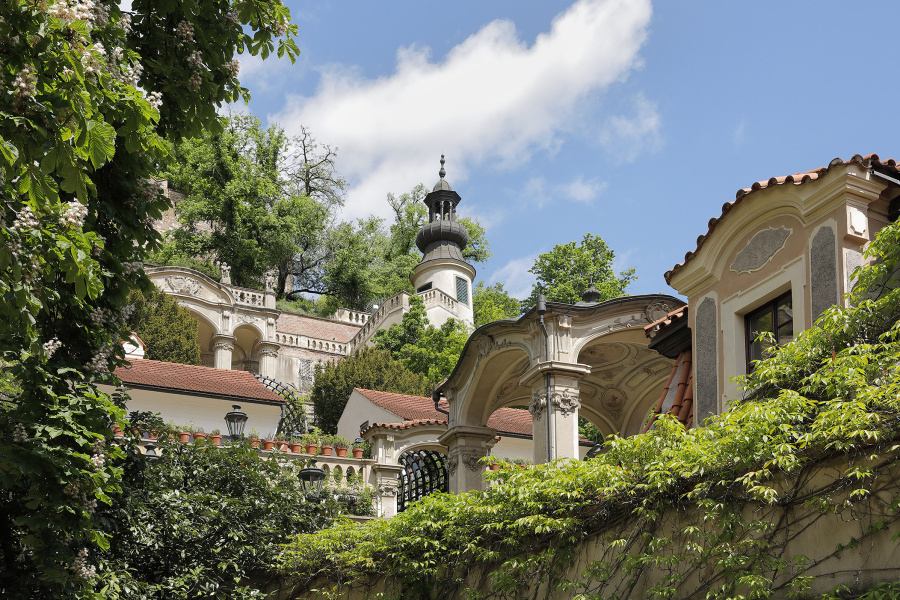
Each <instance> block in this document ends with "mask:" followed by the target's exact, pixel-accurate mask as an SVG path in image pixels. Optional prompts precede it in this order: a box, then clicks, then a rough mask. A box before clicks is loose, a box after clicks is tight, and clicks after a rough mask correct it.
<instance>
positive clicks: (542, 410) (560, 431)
mask: <svg viewBox="0 0 900 600" xmlns="http://www.w3.org/2000/svg"><path fill="white" fill-rule="evenodd" d="M531 389H532V393H531V404H530V405H529V406H528V411H529V412H530V413H531V416H532V419H533V428H532V439H533V440H534V463H535V464H538V463H543V462H547V443H548V441H547V438H548V435H549V430H550V429H552V431H553V434H554V435H553V438H554V439H553V444H554V449H553V450H554V451H553V458H554V459H556V458H576V459H577V458H578V457H579V456H578V409H579V408H581V402H579V399H578V380H577V379H575V378H574V377H572V376H569V375H564V374H556V375H551V384H550V402H551V408H552V411H549V412H550V419H551V421H552V425H551V426H550V427H548V426H547V418H548V411H547V383H546V380H545V379H544V378H543V377H541V378H539V379H538V380H537V381H535V382H534V383H533V384H532V387H531Z"/></svg>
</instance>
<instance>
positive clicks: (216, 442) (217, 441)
mask: <svg viewBox="0 0 900 600" xmlns="http://www.w3.org/2000/svg"><path fill="white" fill-rule="evenodd" d="M209 441H211V442H212V443H213V446H221V445H222V432H221V431H219V430H218V429H213V430H212V431H210V432H209Z"/></svg>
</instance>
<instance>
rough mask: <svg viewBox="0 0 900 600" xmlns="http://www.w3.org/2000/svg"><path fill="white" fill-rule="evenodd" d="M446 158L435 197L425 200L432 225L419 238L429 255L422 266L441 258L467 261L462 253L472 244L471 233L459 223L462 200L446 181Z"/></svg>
mask: <svg viewBox="0 0 900 600" xmlns="http://www.w3.org/2000/svg"><path fill="white" fill-rule="evenodd" d="M444 162H445V161H444V155H443V154H442V155H441V170H440V171H438V175H439V176H440V179H439V180H438V182H437V183H436V184H434V188H432V191H431V193H429V194H428V195H427V196H425V200H424V202H425V205H426V206H428V223H426V224H425V225H423V226H422V228H421V229H420V230H419V233H418V234H417V235H416V246H418V248H419V250H421V251H422V253H423V254H424V255H425V256H423V257H422V262H426V261H429V260H434V259H440V258H452V259H456V260H460V261H464V259H463V255H462V251H463V249H464V248H465V247H466V244H468V243H469V232H468V231H466V228H465V227H463V226H462V225H461V224H460V223H459V222H458V221H457V220H456V207H457V205H458V204H459V203H460V201H461V200H462V198H461V197H460V195H459V194H457V193H456V192H455V191H453V188H452V187H451V186H450V182H449V181H447V180H446V179H444V177H445V176H446V175H447V172H446V171H445V170H444Z"/></svg>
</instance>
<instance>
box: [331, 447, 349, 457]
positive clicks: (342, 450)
mask: <svg viewBox="0 0 900 600" xmlns="http://www.w3.org/2000/svg"><path fill="white" fill-rule="evenodd" d="M334 451H335V452H336V453H337V455H338V456H339V457H340V458H344V457H345V456H347V449H346V448H335V449H334Z"/></svg>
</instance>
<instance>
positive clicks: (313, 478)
mask: <svg viewBox="0 0 900 600" xmlns="http://www.w3.org/2000/svg"><path fill="white" fill-rule="evenodd" d="M323 483H325V471H323V470H322V469H320V468H319V467H306V468H304V469H300V484H301V485H302V486H303V491H304V492H306V493H307V494H312V493H315V494H318V493H319V492H321V491H322V484H323Z"/></svg>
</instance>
